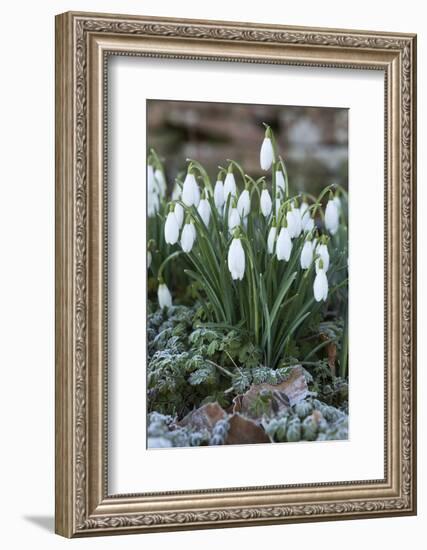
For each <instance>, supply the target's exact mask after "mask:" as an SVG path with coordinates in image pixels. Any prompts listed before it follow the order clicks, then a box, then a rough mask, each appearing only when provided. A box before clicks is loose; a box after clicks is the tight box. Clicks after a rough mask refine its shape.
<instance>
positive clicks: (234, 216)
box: [228, 206, 240, 233]
mask: <svg viewBox="0 0 427 550" xmlns="http://www.w3.org/2000/svg"><path fill="white" fill-rule="evenodd" d="M238 225H240V216H239V212H238V210H237V208H236V207H235V206H233V207H232V208H231V209H230V211H229V213H228V229H229V231H230V233H231V232H232V231H233V229H234V228H235V227H237V226H238Z"/></svg>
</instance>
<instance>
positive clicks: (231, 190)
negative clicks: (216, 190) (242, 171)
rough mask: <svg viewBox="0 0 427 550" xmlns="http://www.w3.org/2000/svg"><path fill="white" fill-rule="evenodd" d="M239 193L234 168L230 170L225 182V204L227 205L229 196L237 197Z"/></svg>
mask: <svg viewBox="0 0 427 550" xmlns="http://www.w3.org/2000/svg"><path fill="white" fill-rule="evenodd" d="M236 193H237V187H236V180H235V179H234V174H233V170H232V166H231V164H230V167H229V169H228V172H227V175H226V176H225V180H224V204H226V203H227V199H228V195H231V196H232V197H235V196H236Z"/></svg>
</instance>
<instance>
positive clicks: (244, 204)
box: [237, 189, 251, 218]
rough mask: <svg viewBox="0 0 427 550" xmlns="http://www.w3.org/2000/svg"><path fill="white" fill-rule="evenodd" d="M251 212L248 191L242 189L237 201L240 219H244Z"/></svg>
mask: <svg viewBox="0 0 427 550" xmlns="http://www.w3.org/2000/svg"><path fill="white" fill-rule="evenodd" d="M250 210H251V197H250V195H249V191H248V189H244V190H243V191H242V192H241V193H240V197H239V200H238V201H237V211H238V212H239V216H240V217H241V218H246V216H247V215H248V214H249V212H250Z"/></svg>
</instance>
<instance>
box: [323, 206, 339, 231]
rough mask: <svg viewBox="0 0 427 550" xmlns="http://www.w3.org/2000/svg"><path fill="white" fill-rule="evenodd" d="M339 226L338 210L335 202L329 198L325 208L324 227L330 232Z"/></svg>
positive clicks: (336, 229)
mask: <svg viewBox="0 0 427 550" xmlns="http://www.w3.org/2000/svg"><path fill="white" fill-rule="evenodd" d="M338 226H339V212H338V207H337V203H336V202H335V201H334V199H332V200H329V201H328V204H327V205H326V210H325V227H326V229H327V230H328V231H329V232H330V233H331V234H332V235H335V233H336V232H337V231H338Z"/></svg>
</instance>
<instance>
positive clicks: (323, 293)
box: [313, 260, 328, 302]
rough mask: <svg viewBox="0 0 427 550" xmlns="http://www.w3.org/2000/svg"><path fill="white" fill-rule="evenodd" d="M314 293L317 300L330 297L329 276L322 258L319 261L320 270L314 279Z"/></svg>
mask: <svg viewBox="0 0 427 550" xmlns="http://www.w3.org/2000/svg"><path fill="white" fill-rule="evenodd" d="M313 293H314V298H315V300H316V302H321V301H322V300H323V301H325V300H326V298H327V297H328V278H327V277H326V273H325V270H324V268H323V262H322V260H320V261H319V270H318V271H317V274H316V277H315V279H314V284H313Z"/></svg>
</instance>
